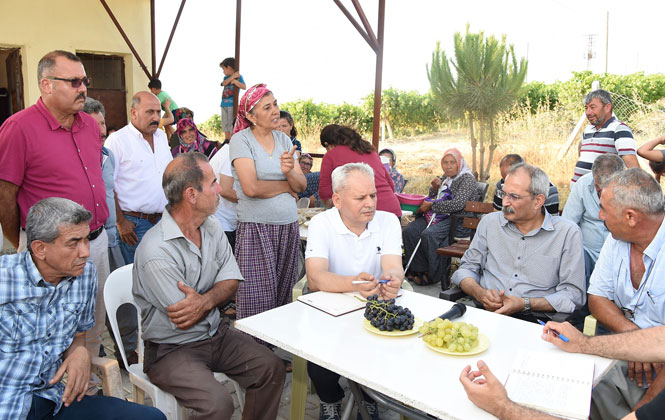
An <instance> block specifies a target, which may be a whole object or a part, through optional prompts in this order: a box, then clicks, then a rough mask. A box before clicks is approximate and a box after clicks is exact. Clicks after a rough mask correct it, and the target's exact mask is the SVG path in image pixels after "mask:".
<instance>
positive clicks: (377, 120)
mask: <svg viewBox="0 0 665 420" xmlns="http://www.w3.org/2000/svg"><path fill="white" fill-rule="evenodd" d="M385 18H386V0H379V27H378V31H377V41H378V48H377V50H376V76H375V79H374V80H375V82H374V121H373V125H372V145H373V146H374V148H375V149H376V150H379V128H380V124H381V75H382V74H383V27H384V21H385Z"/></svg>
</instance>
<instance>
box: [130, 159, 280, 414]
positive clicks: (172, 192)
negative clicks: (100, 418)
mask: <svg viewBox="0 0 665 420" xmlns="http://www.w3.org/2000/svg"><path fill="white" fill-rule="evenodd" d="M162 185H163V186H164V193H165V194H166V198H167V200H168V205H167V207H166V210H165V211H164V214H163V216H162V219H161V221H160V222H159V223H157V224H156V225H155V226H154V227H153V228H151V229H150V230H149V231H148V232H147V233H146V235H145V236H144V238H143V240H142V241H141V242H140V244H139V247H138V249H137V251H136V256H135V262H134V272H133V274H134V285H133V290H132V291H133V293H134V297H135V299H136V302H137V303H138V305H139V307H140V308H141V313H142V321H141V322H142V326H143V339H144V340H145V342H146V343H145V344H146V345H145V357H144V371H145V372H146V374H147V375H148V377H149V378H150V381H151V382H152V383H154V384H155V385H157V386H159V387H160V388H162V389H163V390H165V391H167V392H170V393H172V394H173V395H174V396H175V397H176V398H177V399H178V401H179V402H180V403H181V404H182V405H183V406H185V407H188V408H190V409H192V410H193V412H194V414H193V415H191V416H190V417H189V418H190V419H211V418H215V419H229V418H231V415H232V414H233V410H234V407H233V400H232V398H231V396H230V395H229V393H228V391H227V390H226V387H225V386H224V385H222V384H220V383H219V382H217V381H216V380H215V378H214V376H213V372H223V373H225V374H226V375H228V376H229V377H230V378H232V379H234V380H236V381H237V382H238V383H239V384H240V386H242V387H243V388H245V389H246V390H247V394H246V401H245V406H244V409H243V418H251V419H274V418H275V417H276V416H277V409H278V408H279V400H280V397H281V394H282V387H283V386H284V376H285V372H284V365H283V363H282V361H281V360H280V359H279V358H278V357H277V356H276V355H275V354H274V353H273V352H271V351H270V350H269V349H268V348H267V347H265V346H262V345H260V344H257V343H256V342H255V341H254V340H253V339H252V338H250V337H249V336H247V335H245V334H242V333H240V332H237V331H235V330H233V329H230V328H229V320H228V318H224V319H222V318H221V317H220V314H219V310H218V309H217V307H218V306H219V305H220V304H221V303H223V302H225V301H227V300H228V299H230V298H231V296H233V294H234V293H235V291H236V289H237V288H238V282H239V281H241V280H242V276H241V274H240V271H239V269H238V266H237V264H236V261H235V259H234V257H233V253H232V252H231V247H230V246H229V243H228V241H227V239H226V236H225V235H224V229H223V228H222V226H221V225H220V224H219V222H218V221H217V219H216V218H215V217H214V216H213V215H214V214H215V211H216V210H217V204H218V203H219V193H220V192H221V187H220V186H219V184H218V183H217V177H216V176H215V173H214V171H213V169H212V167H211V166H210V164H209V163H208V159H207V158H206V157H205V156H204V155H202V154H200V153H195V152H192V153H186V154H181V155H179V156H178V157H177V158H175V159H174V160H173V161H172V162H171V163H170V164H169V165H168V166H167V167H166V170H165V172H164V178H163V181H162ZM211 216H212V217H211Z"/></svg>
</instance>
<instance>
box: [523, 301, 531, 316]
mask: <svg viewBox="0 0 665 420" xmlns="http://www.w3.org/2000/svg"><path fill="white" fill-rule="evenodd" d="M523 299H524V309H522V312H523V313H529V312H531V299H529V298H528V297H525V298H523Z"/></svg>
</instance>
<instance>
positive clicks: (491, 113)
mask: <svg viewBox="0 0 665 420" xmlns="http://www.w3.org/2000/svg"><path fill="white" fill-rule="evenodd" d="M454 45H455V54H454V59H453V58H450V59H448V58H447V57H446V53H445V52H444V51H442V50H441V47H440V45H439V43H437V45H436V50H434V52H433V53H432V65H431V67H429V66H428V68H427V77H428V78H429V81H430V86H431V88H432V93H433V96H434V98H435V100H436V101H437V103H438V104H439V106H441V107H442V108H443V110H444V111H445V112H447V113H448V114H449V115H450V116H452V117H456V118H465V119H466V120H467V122H468V125H469V137H470V139H471V150H472V170H473V173H474V174H475V175H476V177H477V179H479V180H481V181H486V180H487V179H489V170H490V164H491V162H492V156H493V154H494V150H495V149H496V147H497V144H496V138H495V133H494V121H495V119H496V116H497V115H498V114H499V113H501V112H505V111H507V110H509V109H510V108H511V107H512V106H513V105H514V104H515V102H516V101H517V99H518V98H519V93H520V89H521V87H522V84H523V83H524V79H525V77H526V71H527V62H526V60H525V59H524V58H522V59H520V60H519V62H518V61H517V58H516V57H515V51H514V49H513V46H512V45H510V46H507V45H506V37H505V36H503V37H502V38H501V40H500V41H499V40H497V39H496V38H495V37H493V36H489V37H485V36H484V34H483V33H482V32H480V33H478V34H472V33H469V27H468V26H467V29H466V34H465V35H464V36H462V35H461V34H460V33H459V32H457V33H456V34H455V38H454ZM451 65H452V68H451ZM453 69H454V72H453ZM475 126H477V127H478V129H479V140H480V148H479V152H480V153H479V154H480V156H479V157H480V159H479V161H478V160H477V156H476V149H477V146H478V142H477V140H476V136H475ZM487 132H489V151H490V153H489V156H488V159H487V162H486V163H485V144H486V139H487V135H486V133H487ZM479 171H480V173H479Z"/></svg>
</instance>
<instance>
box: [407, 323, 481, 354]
mask: <svg viewBox="0 0 665 420" xmlns="http://www.w3.org/2000/svg"><path fill="white" fill-rule="evenodd" d="M418 331H419V332H420V333H421V334H423V340H424V341H425V342H426V343H428V344H429V345H431V346H434V347H439V348H442V349H446V350H448V351H451V352H455V353H463V352H468V351H471V350H473V349H474V348H475V347H476V346H477V345H478V327H476V326H474V325H473V324H467V323H466V322H461V321H455V322H453V321H451V320H449V319H441V318H436V319H435V320H433V321H430V322H425V323H424V324H423V325H422V326H421V327H420V329H419V330H418Z"/></svg>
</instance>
